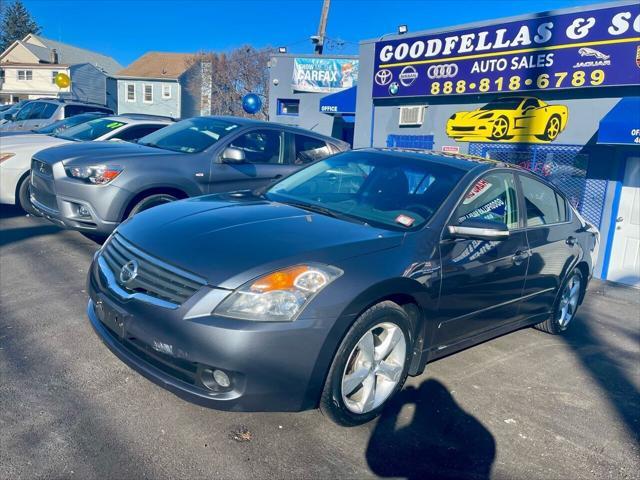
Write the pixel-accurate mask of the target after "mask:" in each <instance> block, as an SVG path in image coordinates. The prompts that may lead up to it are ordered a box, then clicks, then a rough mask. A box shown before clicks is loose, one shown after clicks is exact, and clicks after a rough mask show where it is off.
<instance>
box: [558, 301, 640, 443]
mask: <svg viewBox="0 0 640 480" xmlns="http://www.w3.org/2000/svg"><path fill="white" fill-rule="evenodd" d="M635 308H638V306H637V305H636V307H635ZM636 313H637V310H636ZM596 321H598V322H602V323H603V324H604V325H603V328H605V329H607V332H609V325H607V323H608V322H612V325H611V326H612V327H616V323H617V322H615V319H614V318H613V316H611V317H609V316H607V315H602V316H600V318H599V319H598V320H596V319H595V318H592V316H591V312H585V311H584V310H583V311H581V312H580V311H579V312H578V315H577V318H576V319H575V321H574V324H573V325H571V328H570V329H568V330H567V332H566V335H565V336H564V340H565V341H566V343H567V346H568V347H569V348H571V350H572V351H573V352H574V354H575V356H576V358H577V359H578V360H579V361H580V363H581V364H582V366H583V367H584V370H585V371H586V372H588V373H589V374H590V376H591V378H592V379H593V380H594V381H595V382H596V383H597V385H598V386H599V387H600V390H601V391H602V392H603V394H604V395H605V396H606V398H607V400H608V401H609V403H610V405H611V406H612V408H613V409H614V411H615V412H616V413H617V414H618V417H619V418H620V420H621V422H622V423H623V425H624V426H625V428H626V430H627V432H628V434H629V436H630V438H632V439H633V440H634V442H635V443H636V444H640V391H639V390H638V388H637V387H636V386H635V385H634V382H633V380H632V379H631V378H629V376H628V374H627V373H626V372H625V368H624V367H623V364H624V361H625V358H628V357H629V354H628V352H625V351H624V350H617V349H615V348H612V347H611V346H610V345H607V344H605V343H604V342H603V341H602V340H600V339H599V338H598V336H597V334H596V333H595V327H596ZM616 334H617V335H618V336H626V337H628V339H629V340H630V341H631V342H637V332H633V331H626V332H625V331H624V330H623V329H620V328H618V330H617V332H616ZM635 355H636V354H633V357H632V360H631V361H634V359H633V358H634V357H635Z"/></svg>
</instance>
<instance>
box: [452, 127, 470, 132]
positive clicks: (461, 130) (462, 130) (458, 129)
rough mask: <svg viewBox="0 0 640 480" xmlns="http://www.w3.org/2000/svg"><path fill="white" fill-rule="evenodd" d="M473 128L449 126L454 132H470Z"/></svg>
mask: <svg viewBox="0 0 640 480" xmlns="http://www.w3.org/2000/svg"><path fill="white" fill-rule="evenodd" d="M475 129H476V127H464V126H457V127H455V126H454V127H451V130H453V131H454V132H472V131H474V130H475Z"/></svg>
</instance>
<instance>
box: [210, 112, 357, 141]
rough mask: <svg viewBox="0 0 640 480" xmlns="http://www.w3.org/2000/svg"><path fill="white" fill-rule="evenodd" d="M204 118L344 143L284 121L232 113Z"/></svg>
mask: <svg viewBox="0 0 640 480" xmlns="http://www.w3.org/2000/svg"><path fill="white" fill-rule="evenodd" d="M206 118H218V119H221V120H226V121H227V122H234V123H237V124H238V125H241V126H249V125H253V126H258V125H263V126H265V127H274V126H275V127H279V128H282V129H283V130H288V131H292V132H297V133H300V134H301V135H311V136H314V137H318V138H324V139H327V140H328V141H332V142H333V143H339V144H344V143H346V142H344V141H343V140H340V139H338V138H334V137H330V136H328V135H323V134H322V133H318V132H314V131H312V130H306V129H304V128H300V127H295V126H293V125H287V124H285V123H278V122H269V121H267V120H258V119H255V118H246V117H234V116H232V115H207V116H206Z"/></svg>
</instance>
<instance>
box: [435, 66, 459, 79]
mask: <svg viewBox="0 0 640 480" xmlns="http://www.w3.org/2000/svg"><path fill="white" fill-rule="evenodd" d="M457 74H458V65H456V64H455V63H445V64H442V65H431V66H430V67H429V68H427V77H429V78H431V79H434V78H453V77H455V76H456V75H457Z"/></svg>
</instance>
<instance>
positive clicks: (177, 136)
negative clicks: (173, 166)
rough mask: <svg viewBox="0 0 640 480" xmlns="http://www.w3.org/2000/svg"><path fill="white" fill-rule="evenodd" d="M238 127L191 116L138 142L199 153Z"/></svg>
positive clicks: (228, 123)
mask: <svg viewBox="0 0 640 480" xmlns="http://www.w3.org/2000/svg"><path fill="white" fill-rule="evenodd" d="M238 127H239V125H238V124H235V123H232V122H229V121H226V120H221V119H218V118H210V117H197V118H190V119H188V120H183V121H181V122H178V123H174V124H173V125H170V126H168V127H165V128H163V129H160V130H158V131H156V132H153V133H150V134H149V135H147V136H145V137H142V138H141V139H140V140H139V141H138V143H139V144H141V145H148V146H150V147H157V148H162V149H165V150H171V151H173V152H183V153H198V152H202V151H203V150H206V149H207V148H209V147H210V146H211V145H213V144H214V143H216V142H217V141H218V140H220V139H221V138H222V137H224V136H226V135H228V134H229V133H231V132H232V131H234V130H235V129H236V128H238Z"/></svg>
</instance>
